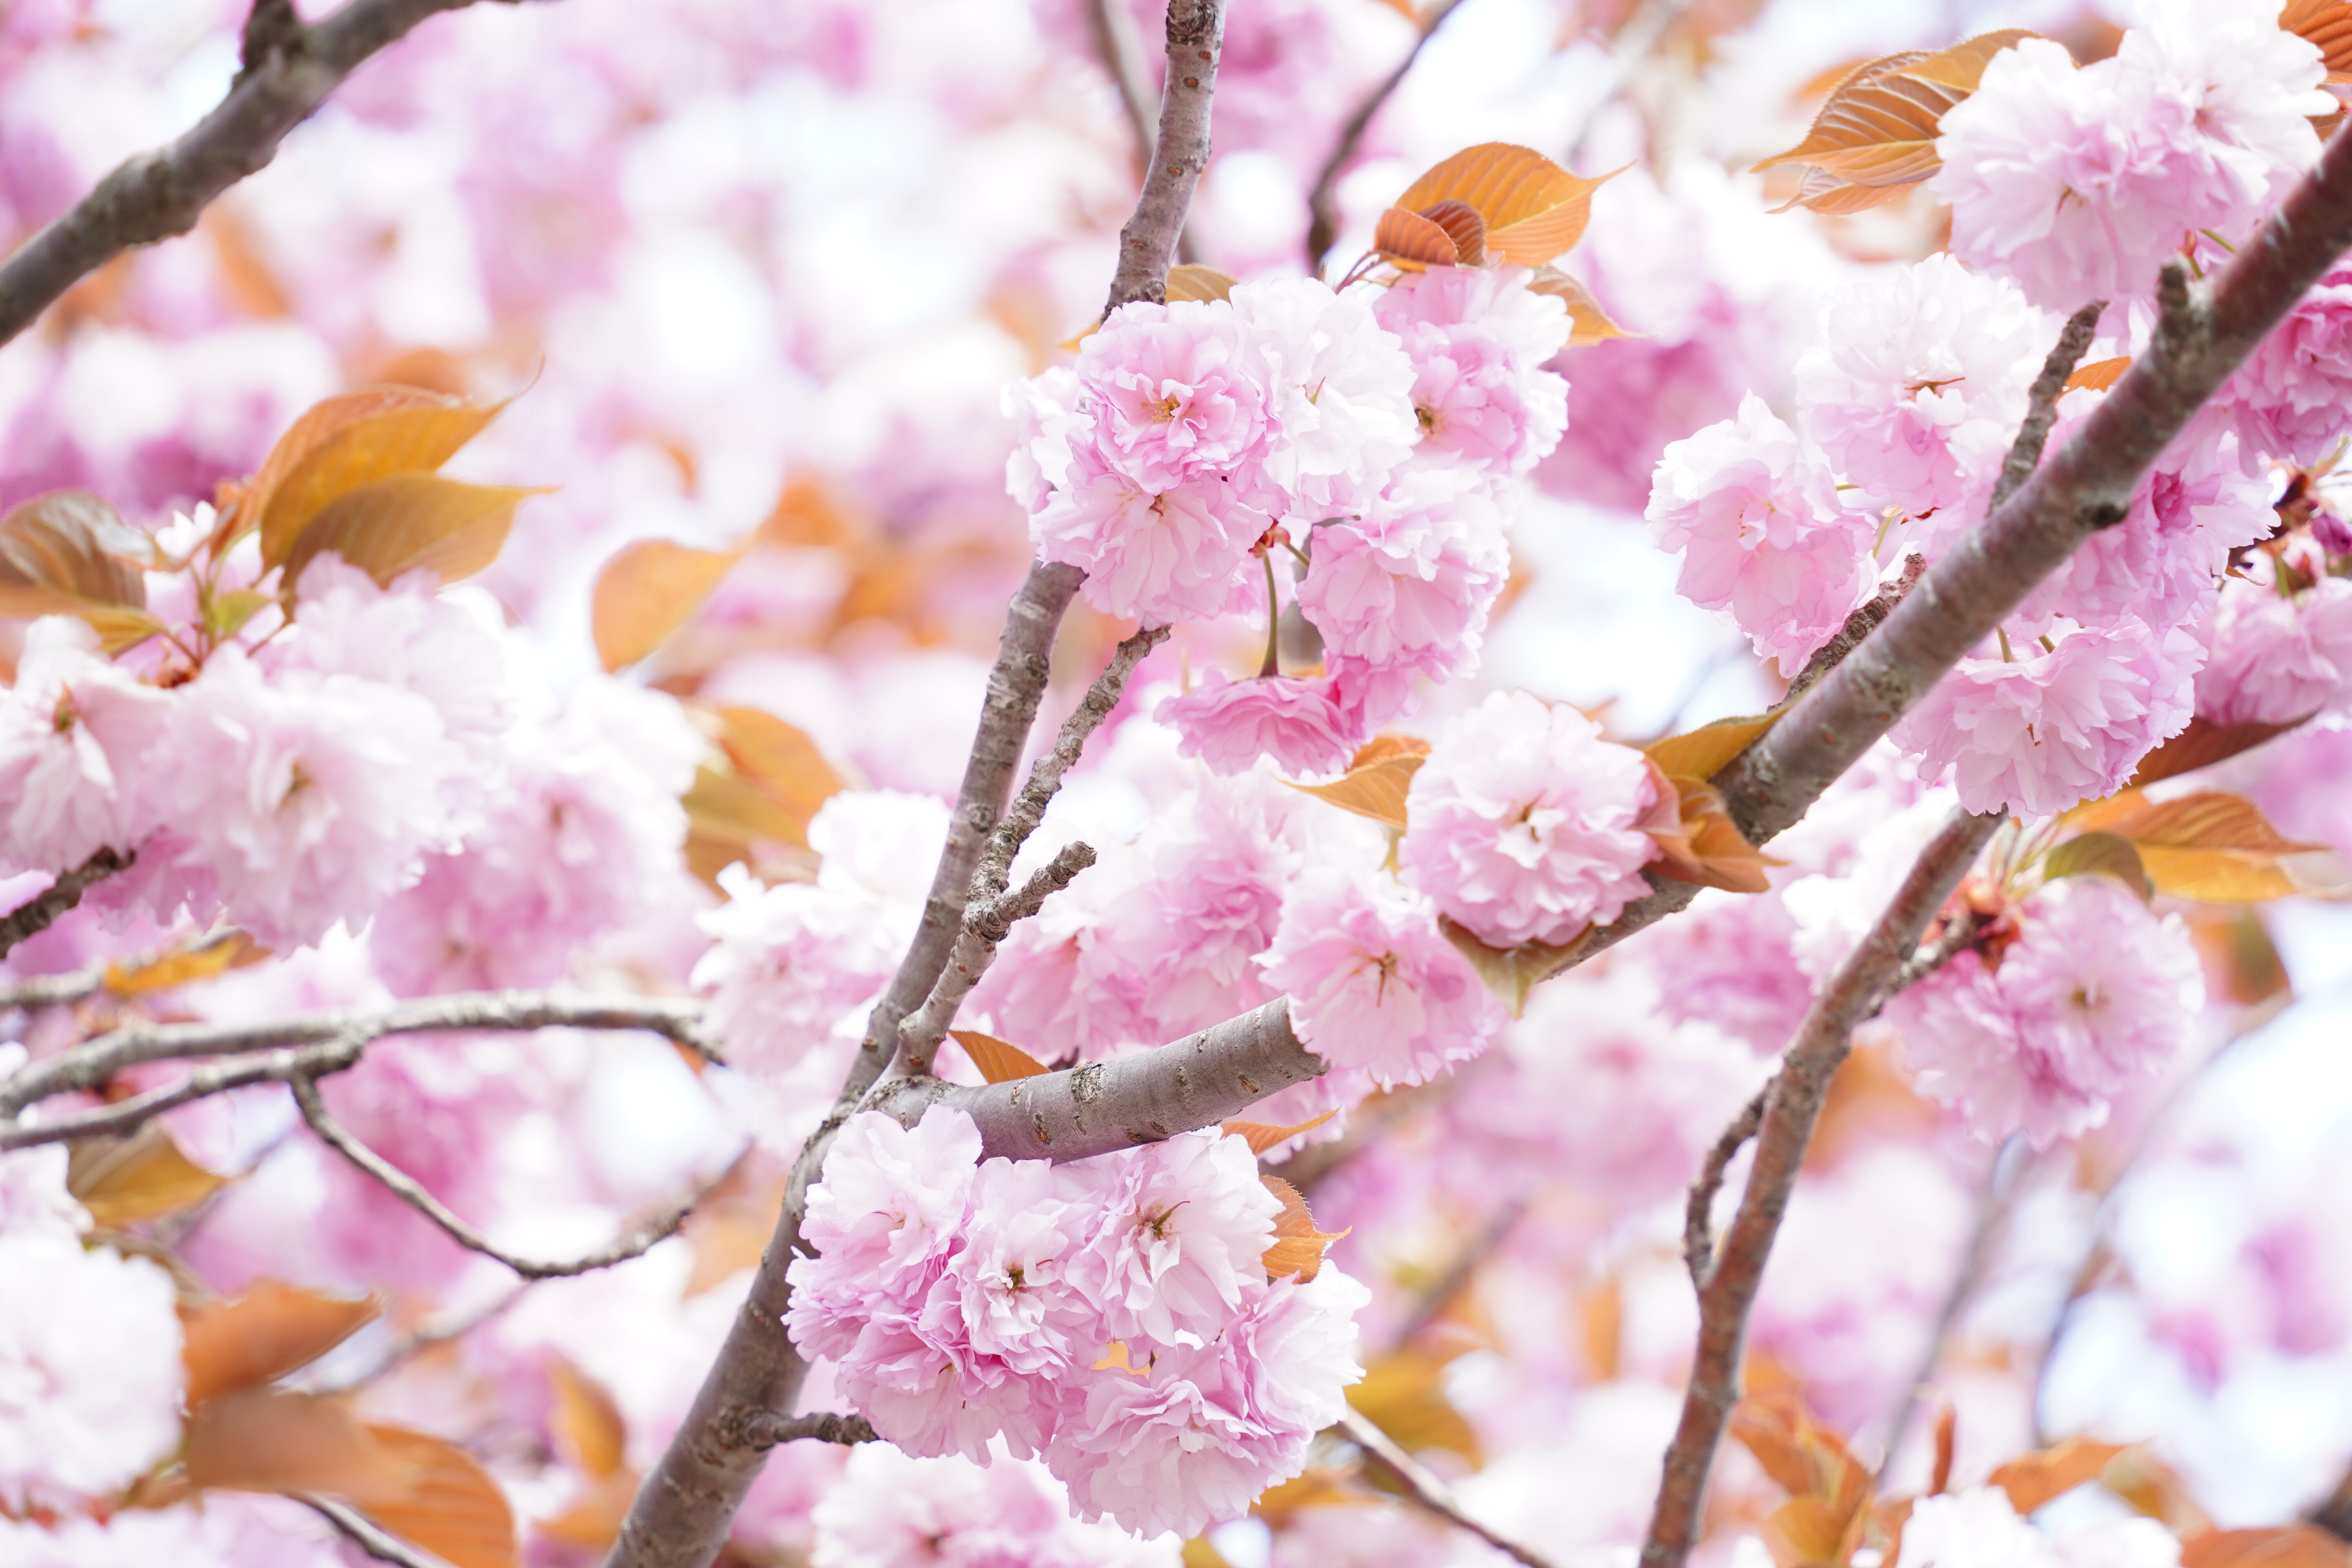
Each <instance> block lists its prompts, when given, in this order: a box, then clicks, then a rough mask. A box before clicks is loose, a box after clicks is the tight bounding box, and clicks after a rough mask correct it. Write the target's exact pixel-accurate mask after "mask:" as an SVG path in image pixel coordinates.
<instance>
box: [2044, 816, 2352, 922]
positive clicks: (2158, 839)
mask: <svg viewBox="0 0 2352 1568" xmlns="http://www.w3.org/2000/svg"><path fill="white" fill-rule="evenodd" d="M2073 820H2074V823H2075V825H2076V826H2080V827H2083V828H2084V829H2089V830H2097V831H2103V832H2107V833H2113V834H2116V835H2117V836H2118V837H2124V838H2128V839H2130V840H2131V841H2132V844H2133V846H2134V847H2136V848H2137V850H2138V851H2139V858H2140V863H2141V864H2142V865H2143V866H2144V867H2146V868H2147V877H2148V880H2149V881H2151V882H2153V883H2155V884H2156V889H2157V890H2158V892H2163V893H2173V894H2177V895H2178V896H2179V897H2181V898H2184V899H2198V900H2204V901H2206V902H2209V903H2233V904H2234V903H2259V902H2262V901H2263V900H2269V899H2278V898H2284V897H2286V896H2288V895H2289V894H2292V893H2297V892H2301V891H2304V890H2305V883H2304V882H2303V881H2302V880H2300V879H2298V878H2297V876H2296V874H2295V871H2294V869H2293V868H2292V867H2291V866H2290V864H2289V862H2291V861H2292V860H2294V858H2296V857H2300V856H2319V855H2322V854H2324V853H2325V851H2326V846H2325V845H2318V844H2300V843H2297V842H2295V841H2294V840H2293V839H2290V838H2288V837H2285V836H2284V834H2282V833H2280V832H2279V830H2278V829H2277V828H2275V827H2273V826H2271V823H2270V820H2269V819H2268V818H2267V817H2265V816H2263V814H2262V811H2261V809H2260V808H2259V807H2257V806H2256V805H2254V803H2253V802H2252V801H2250V800H2247V799H2245V798H2243V797H2242V796H2240V795H2229V794H2225V793H2223V792H2222V791H2220V790H2200V791H2198V792H2197V793H2196V794H2194V795H2180V796H2177V797H2176V798H2174V799H2171V800H2166V801H2151V800H2149V799H2147V797H2146V796H2145V795H2140V794H2139V793H2138V792H2137V791H2136V790H2126V791H2125V792H2124V793H2123V794H2121V795H2116V796H2114V797H2113V798H2112V799H2109V800H2105V801H2101V802H2099V803H2098V804H2097V805H2093V806H2090V807H2086V808H2084V810H2083V811H2082V812H2081V813H2080V814H2079V815H2078V816H2075V817H2074V819H2073Z"/></svg>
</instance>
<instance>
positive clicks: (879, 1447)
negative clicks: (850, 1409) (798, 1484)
mask: <svg viewBox="0 0 2352 1568" xmlns="http://www.w3.org/2000/svg"><path fill="white" fill-rule="evenodd" d="M814 1523H815V1525H816V1544H815V1547H814V1550H813V1551H812V1552H810V1555H809V1561H810V1563H812V1564H813V1565H814V1568H933V1565H934V1564H937V1563H952V1564H954V1565H955V1568H1176V1565H1177V1563H1178V1557H1179V1547H1178V1545H1177V1542H1176V1541H1175V1539H1174V1538H1173V1537H1172V1536H1163V1537H1161V1538H1160V1539H1159V1540H1157V1541H1143V1540H1139V1539H1137V1538H1136V1537H1134V1536H1131V1535H1129V1534H1128V1533H1127V1532H1126V1531H1122V1530H1118V1529H1115V1528H1113V1527H1110V1526H1107V1525H1098V1524H1086V1523H1082V1522H1080V1521H1077V1520H1075V1519H1073V1518H1071V1517H1070V1503H1069V1491H1068V1489H1067V1488H1066V1487H1064V1486H1063V1485H1062V1483H1061V1482H1060V1481H1058V1480H1056V1479H1055V1478H1054V1477H1053V1475H1052V1474H1051V1473H1050V1472H1049V1471H1048V1470H1047V1469H1046V1468H1045V1466H1043V1465H1041V1464H1039V1463H1037V1462H1036V1461H1034V1460H1025V1461H1024V1460H1020V1459H1012V1458H996V1459H994V1460H992V1462H991V1463H990V1464H988V1465H986V1466H984V1467H983V1466H981V1465H975V1464H973V1463H972V1462H971V1461H970V1460H968V1459H962V1458H940V1459H916V1458H908V1456H907V1455H905V1454H902V1453H900V1452H899V1451H898V1449H897V1448H894V1447H891V1446H890V1445H888V1444H887V1443H867V1444H864V1445H862V1446H861V1447H858V1448H857V1449H856V1451H854V1452H853V1453H852V1454H851V1455H850V1456H849V1463H848V1466H847V1468H846V1469H845V1471H844V1473H843V1476H842V1479H841V1481H840V1482H839V1483H838V1484H837V1485H835V1486H834V1487H832V1488H830V1489H827V1490H826V1492H825V1494H824V1500H822V1501H821V1502H819V1503H818V1504H817V1506H816V1510H815V1513H814Z"/></svg>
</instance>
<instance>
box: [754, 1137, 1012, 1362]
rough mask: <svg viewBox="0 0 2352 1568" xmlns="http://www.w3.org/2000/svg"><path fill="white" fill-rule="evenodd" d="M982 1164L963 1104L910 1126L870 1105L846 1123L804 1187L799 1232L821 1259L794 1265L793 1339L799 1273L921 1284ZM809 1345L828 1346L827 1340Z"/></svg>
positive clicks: (956, 1224) (943, 1250)
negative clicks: (819, 1178)
mask: <svg viewBox="0 0 2352 1568" xmlns="http://www.w3.org/2000/svg"><path fill="white" fill-rule="evenodd" d="M979 1170H980V1130H979V1129H978V1128H976V1127H974V1126H973V1125H972V1121H971V1117H969V1116H967V1115H965V1114H964V1113H963V1112H962V1111H961V1110H949V1109H947V1108H946V1107H944V1106H934V1107H932V1108H931V1109H930V1110H927V1111H925V1112H924V1113H923V1119H922V1121H919V1123H917V1124H916V1125H915V1126H914V1127H911V1128H907V1127H901V1126H899V1125H898V1123H897V1122H895V1121H891V1120H890V1119H889V1118H888V1117H887V1116H884V1115H882V1114H881V1113H880V1112H878V1111H872V1110H867V1111H861V1112H859V1113H858V1114H857V1115H856V1116H853V1117H851V1118H850V1119H849V1120H848V1121H846V1122H845V1123H844V1124H843V1125H842V1129H841V1131H840V1133H839V1135H838V1136H836V1137H835V1139H834V1141H833V1149H832V1152H830V1153H828V1154H827V1155H826V1156H825V1172H826V1174H825V1179H824V1181H823V1182H820V1183H819V1184H817V1185H815V1186H814V1187H812V1188H810V1189H809V1201H808V1217H807V1219H806V1220H805V1221H804V1222H803V1225H802V1227H801V1234H802V1236H803V1237H805V1238H806V1240H807V1241H808V1243H809V1245H810V1246H811V1247H814V1248H815V1249H816V1252H817V1255H818V1256H817V1258H801V1259H799V1260H797V1261H795V1262H794V1263H793V1287H794V1297H793V1338H794V1339H795V1340H796V1341H797V1340H800V1339H801V1337H802V1332H803V1322H802V1318H803V1313H802V1304H803V1303H802V1297H801V1292H800V1289H799V1286H800V1280H801V1279H802V1278H803V1276H804V1275H805V1276H808V1277H810V1278H811V1279H817V1278H819V1277H820V1276H822V1278H823V1279H824V1280H825V1281H827V1282H834V1281H842V1280H850V1281H854V1280H856V1279H864V1280H865V1281H866V1284H867V1285H868V1286H869V1288H879V1289H884V1290H888V1291H896V1290H898V1289H903V1285H902V1283H901V1282H902V1281H905V1280H908V1279H921V1281H922V1284H923V1286H926V1287H927V1286H928V1285H929V1278H928V1276H929V1273H930V1272H931V1265H932V1264H934V1263H936V1262H938V1261H940V1259H943V1258H945V1257H946V1255H947V1253H948V1251H949V1249H950V1247H952V1246H953V1245H954V1243H955V1239H956V1237H957V1235H958V1233H959V1232H960V1231H961V1229H962V1227H963V1223H964V1220H965V1218H966V1216H967V1215H969V1214H970V1212H971V1187H972V1183H973V1181H974V1180H975V1179H976V1178H977V1176H978V1173H979ZM812 1294H814V1291H812ZM918 1294H919V1291H918ZM812 1348H814V1349H815V1350H816V1351H817V1352H818V1353H820V1354H825V1353H832V1352H828V1351H827V1350H826V1349H825V1345H824V1343H819V1344H817V1345H815V1346H814V1347H812Z"/></svg>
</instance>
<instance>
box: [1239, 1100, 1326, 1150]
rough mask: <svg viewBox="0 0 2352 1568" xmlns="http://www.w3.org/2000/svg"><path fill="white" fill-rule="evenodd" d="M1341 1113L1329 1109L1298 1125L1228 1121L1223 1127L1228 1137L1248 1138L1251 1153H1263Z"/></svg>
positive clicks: (1312, 1129)
mask: <svg viewBox="0 0 2352 1568" xmlns="http://www.w3.org/2000/svg"><path fill="white" fill-rule="evenodd" d="M1337 1115H1339V1112H1338V1111H1336V1110H1327V1111H1325V1112H1324V1113H1323V1114H1322V1115H1320V1116H1318V1117H1317V1118H1316V1119H1315V1120H1314V1121H1302V1122H1300V1123H1299V1124H1298V1125H1297V1126H1296V1127H1276V1125H1275V1124H1274V1123H1273V1122H1271V1121H1227V1122H1223V1123H1222V1124H1221V1127H1222V1130H1223V1132H1224V1134H1225V1136H1226V1137H1228V1138H1241V1139H1246V1140H1247V1141H1248V1142H1249V1152H1251V1153H1253V1154H1263V1153H1265V1152H1266V1151H1267V1150H1268V1149H1271V1148H1273V1147H1275V1146H1276V1144H1279V1143H1287V1142H1290V1141H1291V1140H1292V1139H1293V1138H1296V1137H1297V1136H1298V1135H1299V1134H1300V1133H1301V1132H1312V1131H1315V1129H1317V1128H1318V1127H1320V1126H1322V1125H1323V1124H1324V1123H1325V1122H1326V1121H1330V1120H1331V1118H1333V1117H1335V1116H1337Z"/></svg>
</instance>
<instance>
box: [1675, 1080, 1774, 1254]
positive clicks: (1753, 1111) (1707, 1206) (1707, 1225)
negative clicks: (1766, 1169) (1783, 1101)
mask: <svg viewBox="0 0 2352 1568" xmlns="http://www.w3.org/2000/svg"><path fill="white" fill-rule="evenodd" d="M1771 1092H1772V1085H1771V1084H1770V1083H1769V1082H1767V1083H1766V1084H1765V1086H1764V1087H1763V1088H1762V1089H1758V1090H1757V1091H1756V1098H1755V1099H1753V1100H1749V1101H1748V1104H1747V1107H1746V1109H1744V1110H1741V1111H1740V1113H1739V1114H1738V1116H1737V1117H1735V1118H1733V1119H1732V1122H1731V1125H1730V1126H1728V1127H1727V1128H1725V1129H1724V1130H1723V1135H1722V1136H1721V1137H1719V1138H1717V1140H1716V1141H1715V1147H1713V1148H1712V1149H1709V1150H1708V1151H1707V1152H1706V1162H1705V1163H1703V1164H1701V1165H1700V1166H1699V1172H1698V1179H1697V1180H1696V1181H1695V1182H1693V1183H1692V1184H1691V1189H1690V1199H1689V1201H1688V1202H1687V1203H1685V1205H1683V1267H1685V1268H1687V1269H1689V1270H1690V1277H1691V1284H1692V1285H1693V1286H1694V1287H1695V1288H1696V1289H1700V1290H1704V1289H1706V1281H1707V1276H1708V1275H1709V1274H1711V1273H1713V1272H1714V1270H1715V1197H1716V1194H1717V1193H1720V1192H1721V1191H1723V1176H1724V1173H1725V1172H1727V1171H1728V1170H1729V1169H1730V1168H1731V1162H1732V1161H1733V1160H1734V1159H1735V1158H1737V1157H1738V1153H1739V1151H1740V1150H1742V1149H1744V1148H1746V1147H1747V1146H1748V1140H1749V1139H1750V1138H1753V1137H1755V1136H1756V1129H1757V1128H1758V1127H1759V1126H1760V1125H1762V1123H1763V1121H1764V1101H1765V1099H1766V1098H1767V1097H1768V1096H1769V1095H1770V1094H1771Z"/></svg>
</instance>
